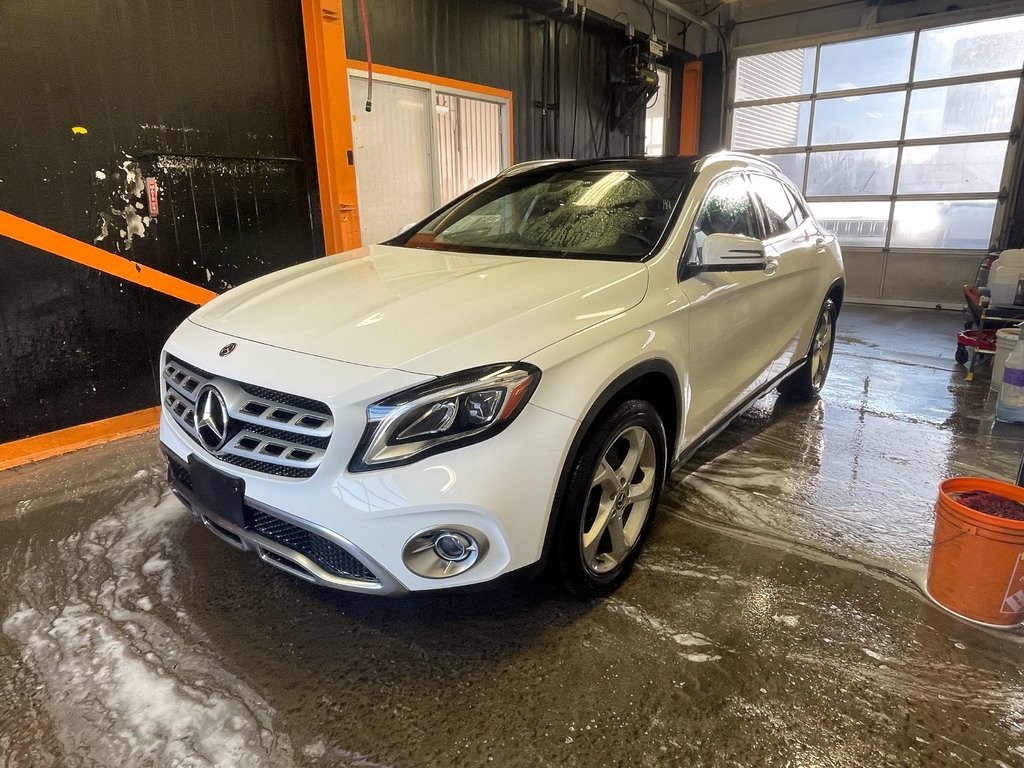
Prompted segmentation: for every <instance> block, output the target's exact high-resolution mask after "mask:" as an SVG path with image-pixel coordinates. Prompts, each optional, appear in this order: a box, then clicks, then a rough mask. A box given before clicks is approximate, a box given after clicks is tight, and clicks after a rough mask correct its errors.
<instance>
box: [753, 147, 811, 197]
mask: <svg viewBox="0 0 1024 768" xmlns="http://www.w3.org/2000/svg"><path fill="white" fill-rule="evenodd" d="M761 157H763V158H764V159H765V160H767V161H768V162H771V163H775V164H776V165H777V166H779V168H781V169H782V172H783V173H784V174H786V176H788V177H789V180H790V181H792V182H793V184H794V185H796V187H797V189H802V188H803V185H804V163H806V161H807V155H806V154H804V153H803V152H795V153H793V154H786V155H761Z"/></svg>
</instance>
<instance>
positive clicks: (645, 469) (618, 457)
mask: <svg viewBox="0 0 1024 768" xmlns="http://www.w3.org/2000/svg"><path fill="white" fill-rule="evenodd" d="M665 454H666V440H665V427H664V425H663V424H662V421H661V418H660V416H659V415H658V412H657V411H656V410H655V409H654V407H653V406H652V405H651V404H650V403H648V402H646V401H644V400H627V401H626V402H624V403H622V404H620V405H618V406H617V407H616V408H615V409H614V411H612V412H611V413H610V414H609V416H608V418H607V419H606V420H604V421H603V422H602V423H600V424H599V425H598V426H597V427H595V428H594V429H593V431H592V432H591V434H590V435H588V437H587V439H586V442H585V443H584V444H583V447H582V449H581V451H580V455H579V457H578V458H577V460H576V463H575V464H574V465H573V467H572V470H571V474H570V476H569V479H568V484H567V486H566V492H565V497H564V499H565V500H564V503H563V505H562V508H561V510H559V516H558V521H557V526H558V527H557V529H556V531H555V537H556V538H555V548H554V552H553V555H554V560H553V562H552V566H553V568H554V570H555V572H556V575H557V576H558V580H559V582H560V583H561V586H562V587H563V588H564V589H566V591H568V592H569V593H570V594H571V595H573V596H575V597H580V598H591V597H597V596H600V595H604V594H608V593H609V592H611V591H612V590H614V589H615V588H616V587H617V586H618V585H619V584H620V583H621V582H622V581H623V580H624V579H625V578H626V576H627V575H629V571H630V569H631V568H632V565H633V562H634V561H635V560H636V558H637V556H638V555H639V553H640V549H641V548H642V546H643V542H644V539H645V538H646V537H647V532H648V531H649V530H650V526H651V521H652V520H653V519H654V511H655V509H656V508H657V506H658V499H659V497H660V495H661V486H662V484H663V483H664V480H665V466H666V457H665Z"/></svg>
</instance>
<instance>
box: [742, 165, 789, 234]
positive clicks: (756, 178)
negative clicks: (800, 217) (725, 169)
mask: <svg viewBox="0 0 1024 768" xmlns="http://www.w3.org/2000/svg"><path fill="white" fill-rule="evenodd" d="M751 180H752V182H753V185H754V192H755V193H757V196H758V197H759V198H760V199H761V204H762V205H763V206H764V213H765V217H766V221H765V228H766V229H767V230H768V232H767V237H769V238H772V237H777V236H778V235H783V234H785V233H786V232H789V231H791V230H793V229H796V228H797V227H798V226H799V224H798V223H797V215H796V203H795V202H794V200H793V198H792V197H790V195H789V192H787V191H786V188H785V187H784V186H783V185H782V182H781V181H778V180H777V179H772V178H769V177H768V176H761V175H759V174H754V175H752V176H751Z"/></svg>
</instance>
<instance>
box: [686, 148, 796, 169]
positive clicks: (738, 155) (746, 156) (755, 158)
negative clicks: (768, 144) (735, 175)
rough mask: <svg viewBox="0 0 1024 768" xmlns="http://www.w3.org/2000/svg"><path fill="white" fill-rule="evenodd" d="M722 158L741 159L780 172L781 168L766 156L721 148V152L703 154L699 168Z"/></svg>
mask: <svg viewBox="0 0 1024 768" xmlns="http://www.w3.org/2000/svg"><path fill="white" fill-rule="evenodd" d="M722 160H741V161H743V162H744V163H752V164H754V165H764V166H767V167H769V168H771V169H772V170H774V171H779V172H780V173H781V172H782V169H781V168H779V166H778V165H776V164H775V163H773V162H772V161H771V160H768V159H767V158H764V157H761V156H760V155H752V154H750V153H749V152H734V151H731V150H722V151H721V152H715V153H713V154H710V155H705V156H704V157H703V158H702V159H701V162H700V170H703V169H704V168H705V167H706V166H707V165H708V164H710V163H716V162H721V161H722Z"/></svg>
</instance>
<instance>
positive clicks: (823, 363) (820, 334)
mask: <svg viewBox="0 0 1024 768" xmlns="http://www.w3.org/2000/svg"><path fill="white" fill-rule="evenodd" d="M832 333H833V324H832V312H831V311H830V310H828V309H825V310H824V311H823V312H822V313H821V317H820V318H818V327H817V328H816V329H815V331H814V343H813V346H812V349H811V384H812V385H813V386H814V389H815V391H817V390H820V389H821V388H822V387H823V386H825V377H826V376H828V366H829V363H830V362H831V360H832Z"/></svg>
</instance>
